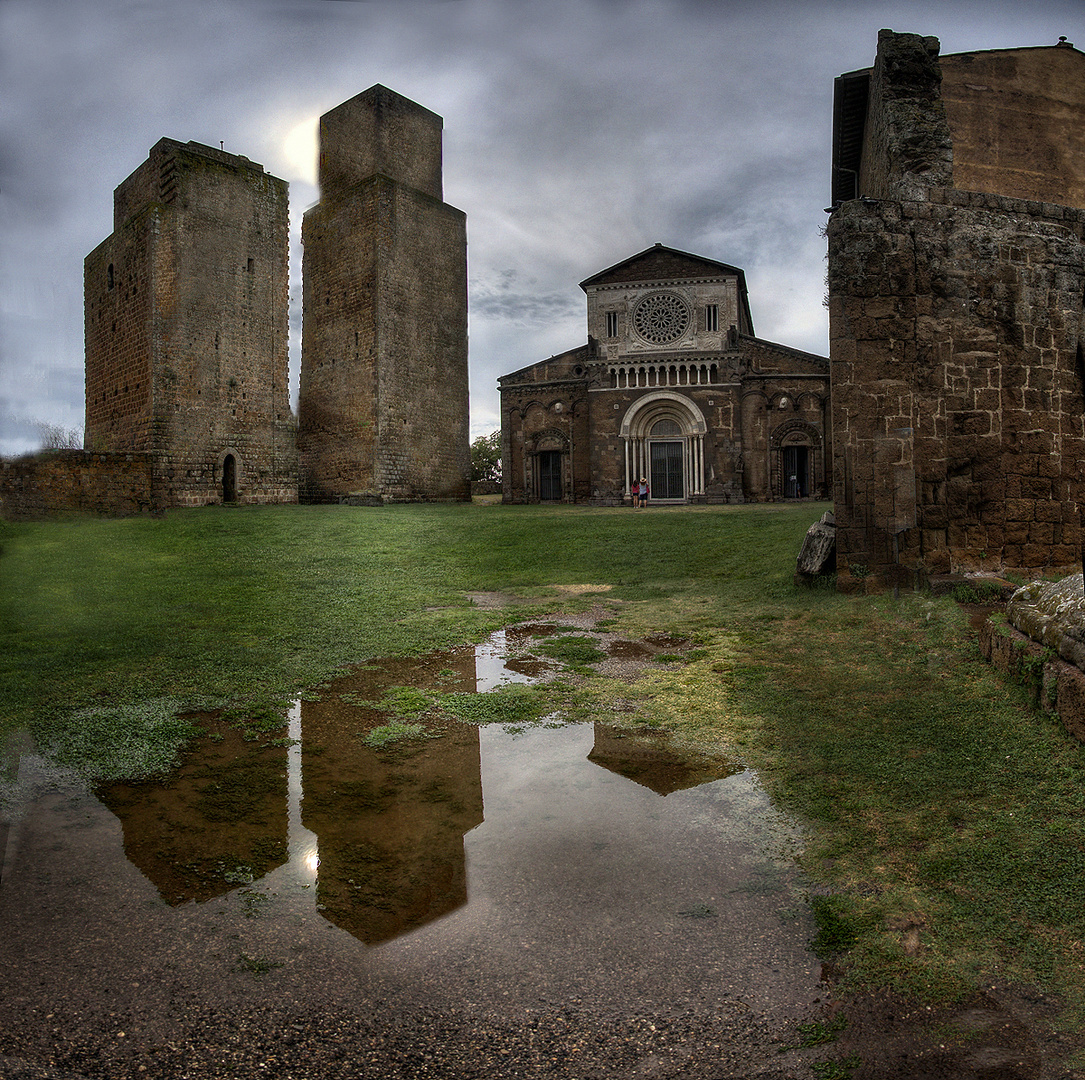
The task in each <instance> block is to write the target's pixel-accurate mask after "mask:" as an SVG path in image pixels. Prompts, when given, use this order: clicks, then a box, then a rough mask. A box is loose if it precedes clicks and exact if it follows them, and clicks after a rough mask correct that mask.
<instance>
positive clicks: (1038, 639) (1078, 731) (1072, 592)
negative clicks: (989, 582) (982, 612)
mask: <svg viewBox="0 0 1085 1080" xmlns="http://www.w3.org/2000/svg"><path fill="white" fill-rule="evenodd" d="M980 649H981V650H982V652H983V655H984V656H985V657H986V658H987V660H988V661H989V662H990V663H992V664H993V665H994V666H995V667H997V668H998V669H999V670H1000V671H1003V672H1005V673H1006V674H1008V675H1010V676H1011V677H1013V678H1014V679H1016V680H1017V681H1018V682H1020V683H1022V684H1024V685H1025V686H1028V687H1031V689H1032V691H1033V693H1034V695H1035V699H1036V703H1037V704H1038V705H1039V706H1040V707H1041V708H1042V709H1044V711H1045V712H1048V713H1052V714H1054V715H1057V716H1058V717H1059V719H1060V720H1061V722H1062V724H1063V726H1064V727H1065V728H1066V730H1067V731H1068V732H1069V733H1070V734H1071V735H1073V736H1074V737H1075V738H1076V739H1079V740H1080V741H1082V742H1085V670H1083V668H1085V589H1083V583H1082V575H1081V574H1071V575H1070V576H1069V577H1066V578H1063V579H1062V580H1061V581H1058V582H1049V581H1036V582H1033V583H1032V584H1030V585H1025V586H1023V587H1022V588H1020V589H1018V590H1017V591H1016V592H1015V593H1014V594H1013V596H1012V597H1011V598H1010V602H1009V604H1008V605H1007V607H1006V615H1005V617H1004V618H1002V617H992V618H990V619H988V620H987V622H986V623H985V624H984V625H983V627H982V629H981V630H980Z"/></svg>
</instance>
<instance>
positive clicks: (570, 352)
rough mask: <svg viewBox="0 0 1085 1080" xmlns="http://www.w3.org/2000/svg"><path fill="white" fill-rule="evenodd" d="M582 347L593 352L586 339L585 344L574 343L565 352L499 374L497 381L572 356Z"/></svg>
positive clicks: (499, 381)
mask: <svg viewBox="0 0 1085 1080" xmlns="http://www.w3.org/2000/svg"><path fill="white" fill-rule="evenodd" d="M581 349H584V350H587V351H588V354H589V355H590V354H591V342H590V341H585V342H584V344H583V345H574V346H573V347H572V348H571V349H566V350H565V351H564V352H559V353H554V355H553V356H547V357H544V358H543V359H542V360H535V361H533V362H532V363H530V364H525V365H524V366H523V367H522V368H517V369H516V370H515V371H510V372H509V373H508V374H507V375H499V376H498V377H497V381H498V383H499V384H500V383H501V381H502V380H503V379H511V378H514V377H515V376H517V375H522V374H523V373H524V372H525V371H530V370H531V369H532V368H536V367H538V366H539V365H540V364H549V363H550V362H551V361H553V360H561V359H564V358H565V357H567V356H572V355H573V353H578V352H580V351H581ZM551 381H552V382H560V381H563V380H551Z"/></svg>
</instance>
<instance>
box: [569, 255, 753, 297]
mask: <svg viewBox="0 0 1085 1080" xmlns="http://www.w3.org/2000/svg"><path fill="white" fill-rule="evenodd" d="M653 251H666V252H669V253H670V254H671V255H682V256H684V257H685V258H687V259H696V260H697V261H698V262H703V263H709V264H711V265H712V266H717V267H719V268H720V269H721V270H725V271H726V272H727V273H729V274H737V275H738V276H739V277H740V278H741V279H742V282H743V285H745V283H746V274H745V272H744V271H743V270H742V269H741V268H740V267H737V266H731V265H730V264H729V263H722V262H717V261H716V260H715V259H709V258H707V257H706V256H704V255H696V254H694V253H693V252H692V251H681V250H680V249H679V248H672V247H667V245H666V244H653V245H652V246H651V247H649V248H645V249H644V250H643V251H638V252H637V253H636V254H635V255H627V256H626V257H625V258H624V259H619V260H618V262H616V263H614V265H613V266H608V267H607V268H606V269H605V270H600V271H598V272H597V273H595V274H592V275H591V276H590V277H586V278H585V279H584V280H583V281H582V282H580V287H581V288H582V289H584V291H585V292H587V289H585V288H584V287H585V286H586V285H591V284H592V282H594V281H595V280H596V279H597V278H601V277H603V276H604V275H606V274H609V273H611V272H612V271H614V270H617V269H618V267H619V266H625V264H626V263H630V262H633V260H634V259H639V258H642V257H643V256H645V255H650V254H651V253H652V252H653Z"/></svg>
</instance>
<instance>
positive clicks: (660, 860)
mask: <svg viewBox="0 0 1085 1080" xmlns="http://www.w3.org/2000/svg"><path fill="white" fill-rule="evenodd" d="M523 645H524V635H523V634H519V635H518V634H514V633H509V634H508V635H505V634H501V635H495V637H494V638H492V639H491V640H490V641H489V642H487V643H486V644H485V645H483V646H479V647H478V649H474V650H473V649H464V650H451V651H448V652H442V653H438V654H433V655H430V656H427V657H423V658H420V659H416V660H396V661H389V662H388V663H385V664H381V665H380V666H379V667H376V666H374V667H367V668H365V669H361V670H359V671H357V672H355V673H352V674H351V675H348V676H346V677H345V678H343V679H341V680H337V681H336V682H335V683H332V684H329V685H327V686H326V687H323V688H322V691H321V700H319V701H308V700H303V701H299V702H298V703H297V704H296V705H295V707H294V708H293V710H292V711H291V715H290V729H289V735H290V739H291V740H292V744H291V745H289V746H278V747H260V746H257V745H255V744H247V743H244V742H243V741H242V740H241V738H240V736H239V735H238V733H237V732H236V731H234V730H233V729H230V728H228V727H226V726H225V725H222V726H220V727H216V726H215V725H214V724H211V730H212V733H213V734H214V735H215V736H216V738H214V739H204V740H202V741H201V745H200V747H199V748H198V751H197V752H195V753H193V754H192V755H191V757H190V759H189V760H188V761H186V762H185V764H184V765H183V766H182V767H181V768H180V769H179V770H178V771H177V772H176V773H175V774H174V775H173V776H172V777H171V778H170V780H169V781H168V782H167V783H165V784H161V783H155V784H115V785H110V786H108V787H105V788H103V789H102V790H101V791H99V792H98V793H97V794H98V799H97V801H95V800H93V799H90V798H89V797H87V796H79V797H76V796H74V795H71V794H70V793H69V794H65V795H63V796H58V795H56V794H55V793H52V792H48V791H44V790H43V788H42V787H41V786H39V788H38V789H37V794H36V795H34V796H33V797H31V798H29V799H28V804H27V810H26V814H25V815H24V818H23V820H21V821H19V820H16V821H15V823H14V824H13V825H12V828H11V830H10V835H9V836H8V837H7V843H6V857H5V859H4V860H2V861H3V865H4V877H3V881H2V884H0V917H4V918H7V917H10V916H11V914H12V913H18V919H17V920H16V922H17V923H19V924H21V926H22V928H23V932H24V933H33V932H35V930H36V931H37V932H45V929H46V928H45V927H44V926H39V925H37V924H36V923H35V912H34V911H33V910H26V906H27V905H31V906H33V905H34V904H36V903H39V902H40V903H41V906H42V910H43V911H49V912H51V913H52V914H50V915H48V916H44V917H45V918H47V919H50V920H52V921H51V922H50V923H49V932H52V933H57V931H58V927H60V925H61V922H58V919H59V920H63V918H64V915H63V913H64V912H65V911H70V913H71V919H72V920H73V925H72V926H71V927H69V928H66V929H65V930H64V931H63V933H62V934H60V935H59V937H58V940H63V937H64V935H65V934H67V935H72V936H75V937H77V938H78V937H79V936H80V935H81V933H82V922H80V921H78V920H82V921H83V922H85V921H87V920H88V918H89V916H88V912H89V911H90V910H91V909H93V910H94V911H95V915H94V918H95V919H97V918H108V917H109V914H108V911H106V910H104V909H102V910H101V911H99V908H100V907H101V906H102V905H104V906H105V907H108V906H109V905H110V904H111V902H112V903H114V904H115V905H116V908H117V910H118V911H122V910H123V911H125V912H126V916H125V917H126V918H128V919H132V918H137V919H148V918H155V919H158V920H159V922H157V923H156V925H157V926H158V928H159V929H160V930H161V931H162V932H165V930H164V929H163V924H162V923H161V919H163V918H164V917H165V916H162V915H158V916H154V915H152V914H151V912H150V909H147V910H144V909H142V908H140V909H138V910H137V909H133V908H132V907H131V906H130V904H129V903H128V902H127V901H125V900H122V899H119V898H117V899H114V900H113V901H111V900H110V888H111V886H110V884H108V883H109V882H111V881H114V880H115V882H116V883H117V885H116V888H117V889H118V890H122V892H121V893H120V894H119V896H124V897H132V896H141V895H147V894H148V891H149V893H150V895H155V894H157V896H158V897H160V898H161V899H162V900H164V901H165V902H166V905H169V907H162V908H161V910H165V911H169V910H173V911H175V913H176V914H177V915H178V916H181V915H182V913H184V918H185V919H186V924H187V925H188V927H189V929H188V931H187V932H188V933H190V934H191V933H193V930H192V926H193V920H195V921H196V924H197V925H200V924H205V925H206V926H207V929H206V930H200V931H199V934H211V935H214V934H216V933H218V932H220V931H221V928H222V927H223V926H224V925H226V924H224V923H223V922H222V920H223V919H224V918H228V919H233V920H237V919H251V918H252V917H254V916H259V917H261V918H264V919H273V920H274V919H278V920H280V922H281V926H280V927H279V929H277V930H273V929H268V930H265V931H264V932H263V933H264V946H263V947H264V948H266V949H267V950H269V951H272V952H274V950H275V949H279V950H280V951H283V952H285V951H286V950H288V949H295V950H296V949H297V948H299V946H297V945H296V942H297V941H298V940H301V939H304V940H306V941H310V942H312V941H314V940H316V938H314V936H313V935H314V934H318V933H319V932H318V931H317V930H316V928H317V927H319V926H323V927H325V928H328V927H331V928H334V930H335V931H336V932H337V933H345V935H347V936H348V938H349V940H350V941H351V942H352V944H351V945H349V946H348V945H347V943H346V939H345V938H342V937H339V938H336V941H337V942H338V945H336V946H335V948H336V949H337V950H338V952H337V955H338V956H339V957H340V958H346V959H348V960H350V958H352V957H353V960H350V962H353V963H359V964H363V963H365V964H377V965H378V967H379V969H380V970H381V971H382V972H383V977H385V978H387V979H390V980H393V981H395V980H399V979H405V978H417V979H421V980H424V981H426V980H432V978H433V977H434V971H436V970H441V971H445V970H447V971H449V972H450V973H451V972H454V971H459V972H460V973H461V974H463V973H466V972H471V973H476V972H477V973H479V974H478V975H477V976H476V975H475V974H472V975H471V976H470V978H471V979H476V978H477V979H480V980H483V981H484V980H485V977H486V976H485V974H484V973H489V977H490V978H492V979H493V980H495V981H497V982H499V983H501V982H502V981H503V984H504V985H509V984H508V979H507V977H508V974H509V972H510V970H513V969H514V970H515V971H516V973H517V979H516V980H515V987H516V988H519V989H515V988H514V989H511V990H510V989H506V990H504V991H502V993H504V994H506V995H507V994H510V993H522V994H523V996H524V997H525V999H526V998H530V997H531V996H532V995H533V994H534V995H537V994H538V993H539V992H540V987H541V986H553V985H556V984H560V985H561V986H563V987H568V986H575V987H577V988H580V989H583V988H590V987H593V986H595V987H598V988H599V989H600V992H605V993H607V994H614V993H615V989H614V988H615V985H616V984H624V985H626V986H627V987H638V988H639V989H638V990H637V992H638V993H648V994H650V995H651V996H656V995H663V997H666V996H667V995H668V994H672V993H673V994H679V995H681V996H687V995H690V994H693V993H694V992H695V991H697V989H698V988H700V990H701V991H703V992H704V993H707V994H713V993H717V994H718V993H719V992H720V985H721V979H722V980H724V981H725V982H727V985H729V986H732V987H736V988H740V989H741V988H742V987H745V986H747V984H749V986H750V987H751V988H752V987H753V984H754V983H756V989H749V990H748V991H746V990H744V991H743V992H744V993H745V992H748V993H751V994H755V995H759V996H761V997H762V998H763V999H764V1001H766V1002H776V1003H779V1002H780V1001H784V1000H785V999H788V997H789V995H795V994H798V995H799V996H802V995H807V996H808V995H809V994H810V992H811V987H816V983H817V977H816V970H817V965H816V963H813V962H812V958H811V957H810V956H809V954H807V953H806V952H805V949H804V944H805V940H806V939H807V938H808V937H809V933H808V928H807V927H806V925H805V923H802V922H801V918H802V917H800V916H797V915H795V911H796V910H797V909H798V908H800V907H801V905H798V904H797V902H796V901H795V900H794V898H793V895H792V885H793V870H792V866H791V860H790V854H791V852H792V851H793V850H794V847H795V845H796V844H797V843H798V835H797V833H796V831H795V830H794V828H793V827H792V826H791V825H790V824H789V823H788V822H787V821H786V820H785V819H784V818H782V817H781V816H780V815H779V814H777V813H776V812H775V811H774V810H773V808H772V807H771V805H770V803H769V801H768V799H767V797H766V796H765V794H764V792H763V791H762V790H761V788H760V785H759V784H758V783H757V779H756V777H755V776H754V775H753V774H751V773H749V772H748V771H744V770H741V769H739V768H738V767H737V766H734V765H731V764H729V763H727V762H722V761H699V762H691V761H690V760H689V759H688V758H686V757H683V756H682V755H679V754H676V753H675V752H673V751H672V750H671V749H670V748H669V747H668V745H667V741H666V738H665V737H663V736H661V735H660V734H658V733H653V732H650V731H644V732H637V733H634V732H629V731H624V730H620V729H617V728H615V727H612V726H609V725H605V724H594V725H592V724H587V725H575V726H562V727H545V726H543V727H534V728H528V729H527V730H524V731H522V732H515V731H513V730H511V729H509V730H505V729H502V728H501V727H499V726H496V725H491V726H488V727H484V728H481V729H480V728H478V727H474V726H471V725H468V724H461V723H458V722H452V723H451V724H448V725H447V726H445V727H444V728H443V729H442V730H441V731H440V737H439V738H431V739H422V740H415V741H411V742H399V743H394V744H391V745H390V746H387V747H385V748H383V749H379V748H374V747H372V746H370V745H368V744H367V743H366V742H365V739H364V736H365V734H366V733H367V732H369V731H372V729H373V728H374V727H376V726H378V725H380V724H384V723H386V722H387V717H386V715H385V714H383V713H382V712H380V711H379V710H377V709H375V708H374V707H373V704H372V703H374V702H377V701H379V700H380V699H381V697H382V696H383V695H384V694H385V693H386V692H388V690H389V689H390V688H391V687H397V686H400V687H402V686H415V687H420V688H423V689H425V688H439V689H441V690H443V691H456V692H469V691H474V690H480V691H484V690H489V689H492V688H494V687H496V686H500V685H502V684H505V683H509V682H523V681H530V680H531V679H532V678H533V677H535V675H534V674H533V673H532V671H531V670H530V669H528V670H525V666H526V665H528V664H529V663H535V664H537V663H538V662H537V661H525V660H524V659H523V657H522V656H521V657H520V658H519V659H516V658H517V657H518V655H519V653H520V652H521V651H522V647H523ZM367 702H368V703H369V704H368V705H367V704H366V703H367ZM435 734H436V732H435ZM30 764H31V761H30V758H29V757H28V758H27V765H28V767H30ZM73 807H75V808H76V809H74V810H73ZM107 810H108V812H107ZM73 813H75V814H76V815H77V819H78V821H79V822H82V823H83V824H78V825H74V824H73V820H75V819H73V818H72V816H71V815H72V814H73ZM88 823H93V824H88ZM110 823H112V824H110ZM118 825H119V829H118V828H117V826H118ZM84 828H85V829H86V830H87V831H86V832H84V833H82V834H81V833H80V830H81V829H84ZM24 834H25V835H24ZM114 836H119V838H120V839H119V840H113V839H111V838H112V837H114ZM21 837H22V838H24V839H25V840H26V843H25V844H22V845H20V842H19V841H20V838H21ZM91 837H94V840H93V844H92V843H91ZM50 838H52V839H50ZM81 840H82V841H83V842H84V843H85V846H86V849H87V851H90V850H91V849H92V848H93V850H94V856H93V862H94V867H95V869H94V871H93V874H92V873H91V872H90V871H83V872H82V876H80V875H79V874H76V876H75V879H74V882H73V878H72V873H73V871H72V869H71V867H72V866H73V865H75V863H76V862H78V861H79V860H78V858H74V857H73V856H72V854H71V848H70V846H71V845H72V844H73V843H74V844H76V845H78V844H79V842H80V841H81ZM66 845H67V846H68V848H69V853H68V855H67V856H63V855H59V854H57V855H53V854H50V853H51V852H53V851H56V852H61V851H62V850H63V849H64V848H65V846H66ZM121 848H123V854H122V853H121ZM110 851H112V852H114V854H113V855H109V854H108V853H109V852H110ZM4 854H5V852H0V855H4ZM123 866H127V867H128V869H122V867H123ZM132 868H138V871H139V874H138V875H136V877H133V875H132V872H131V871H132ZM92 878H93V885H88V884H86V883H87V882H88V881H90V880H91V879H92ZM140 881H142V882H143V884H142V885H140V884H139V882H140ZM121 882H123V883H124V885H123V888H122V886H121V884H120V883H121ZM81 888H86V889H89V890H90V891H89V893H88V895H87V896H86V897H83V896H82V894H81V893H79V891H78V890H80V889H81ZM73 890H75V892H73ZM54 894H55V895H54ZM35 897H38V898H43V897H47V898H48V899H39V900H35V899H34V898H35ZM156 910H159V909H156ZM4 912H7V913H8V915H7V916H4V914H3V913H4ZM57 912H59V913H60V914H57ZM80 913H82V914H80ZM283 920H285V921H283ZM788 920H790V923H789V922H788ZM796 920H798V921H796ZM269 925H270V924H269ZM275 925H276V926H278V925H279V924H277V923H276V924H275ZM14 933H15V934H16V935H18V933H19V930H18V929H16V930H15V931H14ZM235 936H238V937H241V936H243V932H242V931H241V930H238V931H237V934H236V935H235ZM104 939H105V938H104V936H102V937H100V940H104ZM96 940H99V939H96ZM291 943H294V944H291ZM378 946H379V948H378ZM314 948H315V946H314ZM358 948H360V949H362V952H361V953H358V954H355V953H354V952H353V951H352V950H354V949H358ZM87 955H89V956H92V955H93V949H90V950H89V952H88V953H87ZM291 955H292V957H293V959H292V962H296V963H299V964H302V963H307V962H308V961H307V960H305V959H303V958H301V957H299V956H298V955H296V953H293V954H291ZM781 956H783V957H784V958H785V959H784V960H781V959H780V957H781ZM366 957H368V958H369V959H368V960H366V959H365V958H366ZM313 962H315V954H314V960H313ZM325 962H327V958H326V957H325ZM374 970H376V969H374ZM796 971H798V972H799V973H800V974H801V979H799V981H796ZM464 978H467V975H465V974H464ZM751 980H752V981H751ZM532 987H534V989H532ZM735 992H736V993H737V992H738V990H736V991H735Z"/></svg>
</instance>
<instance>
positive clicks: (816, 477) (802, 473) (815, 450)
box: [769, 419, 823, 499]
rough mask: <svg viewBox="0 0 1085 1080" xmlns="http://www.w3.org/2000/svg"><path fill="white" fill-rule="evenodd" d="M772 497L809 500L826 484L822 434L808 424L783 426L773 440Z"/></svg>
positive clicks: (771, 446)
mask: <svg viewBox="0 0 1085 1080" xmlns="http://www.w3.org/2000/svg"><path fill="white" fill-rule="evenodd" d="M769 451H770V453H769V459H770V464H769V467H770V472H771V483H772V493H773V495H774V496H775V497H776V498H778V499H779V498H783V499H808V498H810V497H811V496H812V495H815V494H816V493H817V492H818V491H819V489H820V486H821V485H822V483H823V463H822V460H821V432H820V431H818V429H817V428H816V427H814V425H813V424H810V423H808V422H807V421H805V420H798V419H796V420H789V421H787V422H786V423H784V424H781V425H780V426H779V427H778V428H776V430H775V431H773V433H772V435H771V436H770V438H769Z"/></svg>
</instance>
